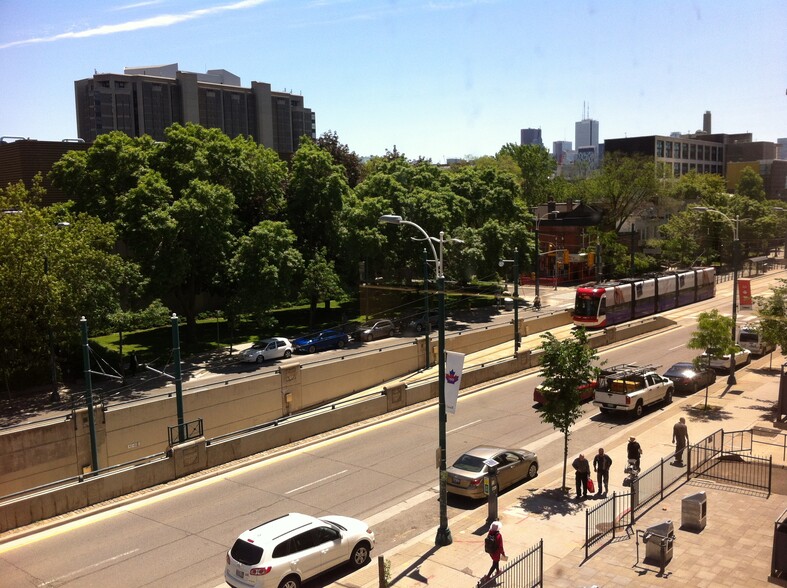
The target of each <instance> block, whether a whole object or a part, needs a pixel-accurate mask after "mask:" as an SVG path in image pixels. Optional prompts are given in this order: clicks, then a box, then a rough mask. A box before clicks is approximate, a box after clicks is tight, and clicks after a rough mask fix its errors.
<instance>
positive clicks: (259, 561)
mask: <svg viewBox="0 0 787 588" xmlns="http://www.w3.org/2000/svg"><path fill="white" fill-rule="evenodd" d="M373 548H374V533H373V532H372V530H371V529H370V528H369V527H368V525H367V524H366V523H364V522H363V521H359V520H358V519H353V518H350V517H342V516H338V515H330V516H324V517H322V518H315V517H312V516H309V515H305V514H298V513H290V514H287V515H284V516H281V517H279V518H277V519H273V520H272V521H268V522H267V523H263V524H262V525H260V526H258V527H254V528H253V529H249V530H248V531H244V532H243V533H242V534H241V536H240V537H238V539H237V541H235V545H233V546H232V549H230V550H229V551H228V552H227V565H226V566H225V568H224V580H225V581H226V582H227V584H229V585H230V586H233V588H250V587H252V586H254V587H269V586H270V587H273V588H298V587H299V586H300V585H301V582H305V581H306V580H308V579H310V578H313V577H314V576H316V575H318V574H321V573H322V572H324V571H326V570H329V569H331V568H333V567H336V566H339V565H342V564H345V563H350V564H352V565H353V566H354V567H356V568H360V567H362V566H364V565H366V563H367V562H368V561H369V558H370V554H371V551H372V549H373Z"/></svg>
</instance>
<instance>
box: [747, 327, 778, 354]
mask: <svg viewBox="0 0 787 588" xmlns="http://www.w3.org/2000/svg"><path fill="white" fill-rule="evenodd" d="M738 345H740V346H741V347H743V348H744V349H748V350H749V351H751V353H752V355H757V356H762V355H768V354H769V353H772V352H773V351H776V345H774V344H773V343H770V342H767V341H765V340H764V339H763V338H762V335H761V334H760V332H759V330H757V326H756V325H746V326H744V327H743V328H742V329H741V330H740V331H739V332H738Z"/></svg>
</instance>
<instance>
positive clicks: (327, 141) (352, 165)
mask: <svg viewBox="0 0 787 588" xmlns="http://www.w3.org/2000/svg"><path fill="white" fill-rule="evenodd" d="M317 146H318V147H320V149H324V150H325V151H327V152H328V153H330V154H331V157H332V158H333V162H334V163H335V164H337V165H341V166H342V167H343V168H344V171H345V173H346V174H347V183H348V184H349V186H350V188H355V186H357V185H358V183H359V182H360V181H361V177H362V174H363V163H361V158H360V157H358V154H357V153H356V152H355V151H350V148H349V147H348V146H347V145H344V144H343V143H341V142H340V141H339V135H338V134H337V133H336V131H326V132H324V133H323V134H322V135H320V136H319V138H318V139H317Z"/></svg>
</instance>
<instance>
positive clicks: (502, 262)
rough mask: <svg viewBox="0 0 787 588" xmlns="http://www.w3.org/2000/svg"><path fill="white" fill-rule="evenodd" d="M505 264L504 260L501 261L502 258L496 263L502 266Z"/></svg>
mask: <svg viewBox="0 0 787 588" xmlns="http://www.w3.org/2000/svg"><path fill="white" fill-rule="evenodd" d="M505 264H506V262H505V261H503V260H502V259H501V260H500V261H498V262H497V265H499V266H500V267H503V266H504V265H505Z"/></svg>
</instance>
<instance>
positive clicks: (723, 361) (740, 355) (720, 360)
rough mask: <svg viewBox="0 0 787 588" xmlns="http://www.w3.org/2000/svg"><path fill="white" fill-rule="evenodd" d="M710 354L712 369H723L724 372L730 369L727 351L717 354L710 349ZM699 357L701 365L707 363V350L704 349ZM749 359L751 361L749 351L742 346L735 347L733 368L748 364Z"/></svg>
mask: <svg viewBox="0 0 787 588" xmlns="http://www.w3.org/2000/svg"><path fill="white" fill-rule="evenodd" d="M710 355H711V357H710V367H712V368H713V369H714V370H719V371H725V372H726V371H729V369H730V354H729V353H727V354H725V355H719V354H716V353H713V351H711V354H710ZM700 357H701V358H702V363H701V365H708V352H707V351H706V352H705V353H703V354H702V355H701V356H700ZM750 361H751V351H749V350H748V349H743V348H742V347H736V351H735V369H738V368H739V367H742V366H745V365H749V362H750Z"/></svg>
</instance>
